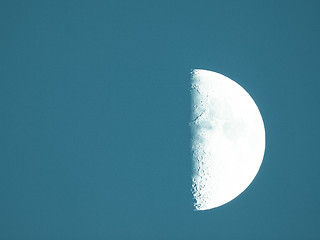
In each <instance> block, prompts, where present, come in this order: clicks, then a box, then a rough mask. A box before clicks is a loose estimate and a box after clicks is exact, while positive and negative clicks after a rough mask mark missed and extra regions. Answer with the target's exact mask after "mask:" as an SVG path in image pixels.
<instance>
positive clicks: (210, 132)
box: [190, 69, 265, 210]
mask: <svg viewBox="0 0 320 240" xmlns="http://www.w3.org/2000/svg"><path fill="white" fill-rule="evenodd" d="M191 99H192V100H191V103H192V110H191V123H190V126H191V136H192V139H191V143H192V144H191V152H192V159H193V172H192V193H193V197H194V207H195V209H196V210H207V209H211V208H215V207H219V206H221V205H223V204H225V203H227V202H229V201H231V200H232V199H234V198H236V197H237V196H238V195H239V194H241V193H242V192H243V191H244V190H245V189H246V188H247V187H248V186H249V185H250V183H251V182H252V181H253V179H254V178H255V176H256V174H257V173H258V171H259V168H260V165H261V163H262V159H263V155H264V150H265V129H264V125H263V120H262V117H261V115H260V112H259V109H258V107H257V105H256V104H255V102H254V101H253V99H252V98H251V97H250V95H249V94H248V93H247V92H246V91H245V90H244V89H243V88H242V87H241V86H240V85H239V84H237V83H236V82H234V81H232V80H231V79H229V78H227V77H225V76H223V75H221V74H219V73H215V72H211V71H207V70H200V69H196V70H194V71H193V72H192V77H191Z"/></svg>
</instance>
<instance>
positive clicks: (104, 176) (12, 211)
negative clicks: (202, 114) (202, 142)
mask: <svg viewBox="0 0 320 240" xmlns="http://www.w3.org/2000/svg"><path fill="white" fill-rule="evenodd" d="M318 12H319V3H318V2H317V1H241V2H240V1H197V2H195V1H2V2H1V7H0V19H1V20H0V27H1V40H0V42H1V44H0V66H1V67H0V116H1V117H0V165H1V166H0V192H1V194H0V238H1V239H8V240H9V239H12V240H16V239H24V240H28V239H32V240H35V239H48V240H50V239H62V240H63V239H139V240H143V239H184V240H188V239H190V240H191V239H201V238H204V239H246V240H248V239H268V240H269V239H315V238H316V237H317V236H318V235H319V234H320V231H319V228H318V226H317V225H318V224H317V223H318V216H319V214H320V207H319V200H320V199H319V198H320V196H319V193H320V192H319V187H318V184H319V180H320V179H319V173H318V169H319V157H318V145H319V139H318V134H319V130H320V127H319V122H320V114H319V111H318V108H319V100H320V99H319V90H320V83H319V73H320V68H319V60H318V58H319V53H320V49H319V41H320V31H319V22H320V17H319V14H318ZM193 68H201V69H208V70H212V71H215V72H219V73H221V74H224V75H226V76H228V77H230V78H231V79H233V80H234V81H236V82H238V83H239V84H240V85H241V86H242V87H244V88H245V89H246V90H247V91H248V92H249V93H250V95H251V96H252V97H253V99H254V100H255V102H256V103H257V105H258V107H259V109H260V111H261V114H262V116H263V119H264V123H265V128H266V140H267V144H266V152H265V158H264V162H263V164H262V166H261V169H260V171H259V173H258V175H257V177H256V179H255V180H254V181H253V183H252V184H251V185H250V186H249V188H248V189H247V190H246V191H245V192H244V193H243V194H241V195H240V196H239V197H237V198H236V199H235V200H233V201H232V202H230V203H229V204H227V205H224V206H222V207H219V208H217V209H213V210H210V211H204V212H195V211H193V207H192V195H191V192H190V188H191V158H190V132H189V126H188V122H189V119H190V96H189V88H190V71H191V69H193Z"/></svg>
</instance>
